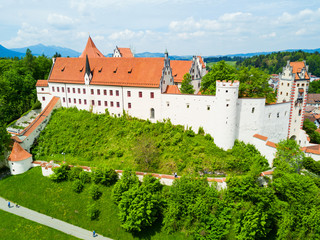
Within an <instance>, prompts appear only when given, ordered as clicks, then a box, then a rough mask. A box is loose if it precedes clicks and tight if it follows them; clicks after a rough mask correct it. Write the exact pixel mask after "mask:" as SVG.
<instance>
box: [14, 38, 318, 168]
mask: <svg viewBox="0 0 320 240" xmlns="http://www.w3.org/2000/svg"><path fill="white" fill-rule="evenodd" d="M185 73H190V75H191V77H192V85H193V87H194V89H195V94H192V95H189V94H181V92H180V90H179V87H180V86H181V82H182V80H183V76H184V74H185ZM205 74H206V65H205V63H204V62H203V60H202V58H201V57H199V56H194V57H193V59H192V60H191V61H178V60H170V59H169V56H168V53H167V52H166V53H165V57H164V58H135V57H134V56H133V54H132V53H131V51H130V49H122V48H118V47H116V49H115V51H114V54H113V57H104V56H103V54H102V53H101V52H100V51H99V50H98V49H97V48H96V46H95V44H94V43H93V41H92V39H91V38H90V37H89V39H88V42H87V45H86V48H85V49H84V51H83V53H82V54H81V56H80V57H79V58H56V59H54V61H53V65H52V68H51V71H50V74H49V77H48V79H47V80H38V81H37V84H36V88H37V97H38V100H39V101H40V102H41V103H42V108H43V109H47V111H48V106H50V104H51V108H54V107H60V106H62V107H76V108H78V109H84V110H88V111H89V110H90V111H92V112H94V113H104V112H105V110H106V109H108V111H109V113H110V114H112V115H115V116H120V115H122V114H123V112H126V113H127V114H128V115H130V116H133V117H137V118H141V119H149V120H150V121H151V122H156V121H163V120H164V119H170V120H171V122H172V123H173V124H180V125H184V126H185V127H186V128H190V127H191V128H192V129H193V130H194V131H195V132H197V131H198V129H199V127H202V128H203V129H204V131H205V132H206V133H209V134H211V136H212V137H213V138H214V142H215V144H216V145H217V146H219V147H221V148H223V149H225V150H227V149H230V148H232V146H233V144H234V141H235V140H236V139H239V140H241V141H244V142H246V143H251V144H254V145H255V146H256V147H257V148H258V149H259V151H260V152H261V153H262V154H263V155H265V156H266V158H267V159H268V161H269V164H270V165H271V166H272V160H273V158H274V154H275V151H276V149H275V146H276V143H277V142H279V141H280V140H283V139H287V138H293V139H295V140H296V141H297V142H298V143H299V144H300V145H301V146H302V147H304V151H305V152H306V153H309V154H310V156H312V157H314V158H315V159H316V160H319V159H320V158H319V156H320V155H319V154H320V148H319V146H318V145H317V146H310V144H309V138H308V135H307V134H306V133H305V132H304V131H303V130H302V124H303V120H304V109H305V106H306V96H307V90H308V85H309V80H310V73H308V66H307V65H306V63H305V62H291V63H290V62H289V61H288V63H287V66H285V67H284V68H283V73H282V74H280V76H279V87H278V91H277V94H278V95H277V102H276V103H275V104H270V105H266V104H265V102H266V101H265V98H239V96H238V92H239V82H238V81H233V82H232V81H217V83H216V95H215V96H211V95H201V94H200V93H199V89H200V83H201V79H202V77H203V76H204V75H205ZM52 100H54V101H55V104H54V106H53V104H52ZM48 116H49V115H48ZM23 134H24V133H23V132H22V134H20V136H15V137H14V138H15V139H16V141H19V140H20V141H21V139H22V138H23V137H22V136H23ZM23 139H24V138H23ZM33 141H34V140H32V139H31V140H30V143H29V144H27V145H28V146H27V145H26V146H24V149H26V150H29V149H30V146H31V145H30V144H32V143H33ZM22 144H23V143H22ZM29 145H30V146H29Z"/></svg>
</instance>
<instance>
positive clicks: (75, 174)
mask: <svg viewBox="0 0 320 240" xmlns="http://www.w3.org/2000/svg"><path fill="white" fill-rule="evenodd" d="M81 172H83V170H82V168H81V167H72V168H70V171H69V177H68V178H69V180H70V181H74V180H76V179H80V173H81Z"/></svg>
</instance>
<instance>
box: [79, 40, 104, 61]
mask: <svg viewBox="0 0 320 240" xmlns="http://www.w3.org/2000/svg"><path fill="white" fill-rule="evenodd" d="M86 56H88V58H105V56H104V55H103V54H102V53H101V52H100V51H99V50H98V48H97V47H96V45H95V44H94V42H93V41H92V39H91V37H90V36H89V38H88V42H87V45H86V48H85V49H84V50H83V52H82V54H81V55H80V57H79V58H85V57H86Z"/></svg>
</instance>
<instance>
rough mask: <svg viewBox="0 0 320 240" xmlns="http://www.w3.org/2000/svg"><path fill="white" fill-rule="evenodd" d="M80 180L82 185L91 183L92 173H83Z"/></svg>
mask: <svg viewBox="0 0 320 240" xmlns="http://www.w3.org/2000/svg"><path fill="white" fill-rule="evenodd" d="M79 179H80V181H81V182H82V183H90V182H91V173H90V172H86V171H82V172H80V174H79Z"/></svg>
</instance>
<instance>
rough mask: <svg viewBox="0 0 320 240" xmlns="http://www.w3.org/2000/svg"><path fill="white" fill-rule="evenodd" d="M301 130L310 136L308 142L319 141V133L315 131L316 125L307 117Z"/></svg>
mask: <svg viewBox="0 0 320 240" xmlns="http://www.w3.org/2000/svg"><path fill="white" fill-rule="evenodd" d="M303 130H305V131H306V133H307V134H308V135H309V137H310V142H312V143H320V133H318V132H316V130H317V126H316V125H315V124H314V123H313V122H311V121H310V120H309V119H308V118H306V119H305V120H304V121H303Z"/></svg>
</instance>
